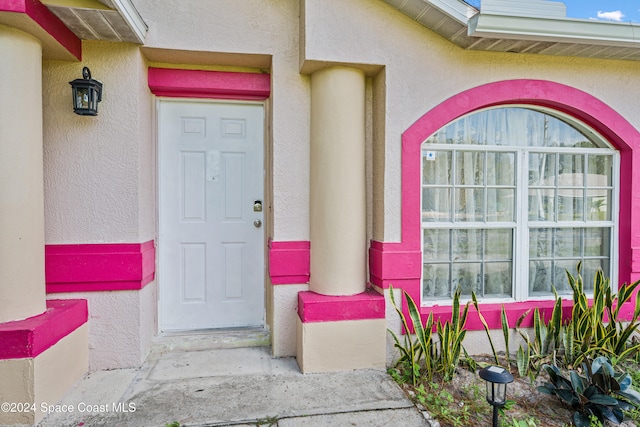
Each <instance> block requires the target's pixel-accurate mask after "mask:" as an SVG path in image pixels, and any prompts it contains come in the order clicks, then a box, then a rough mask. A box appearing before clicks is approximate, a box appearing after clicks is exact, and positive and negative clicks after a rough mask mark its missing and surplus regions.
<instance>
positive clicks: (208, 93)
mask: <svg viewBox="0 0 640 427" xmlns="http://www.w3.org/2000/svg"><path fill="white" fill-rule="evenodd" d="M148 79H149V89H150V90H151V92H152V93H153V94H155V95H158V96H168V97H175V98H220V99H240V100H264V99H267V98H268V97H269V95H270V94H271V76H270V75H269V74H258V73H237V72H223V71H203V70H179V69H173V68H153V67H151V68H149V75H148Z"/></svg>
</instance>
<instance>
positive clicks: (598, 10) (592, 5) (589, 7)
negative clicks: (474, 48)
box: [467, 0, 640, 23]
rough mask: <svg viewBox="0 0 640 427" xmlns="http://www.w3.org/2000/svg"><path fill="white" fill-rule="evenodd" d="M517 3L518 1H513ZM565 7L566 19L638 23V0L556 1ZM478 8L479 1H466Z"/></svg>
mask: <svg viewBox="0 0 640 427" xmlns="http://www.w3.org/2000/svg"><path fill="white" fill-rule="evenodd" d="M513 1H518V0H513ZM558 1H562V3H564V4H565V5H566V6H567V17H569V18H580V19H597V20H602V21H606V20H608V21H615V22H635V23H640V0H558ZM467 2H468V3H470V4H472V5H474V6H478V4H480V2H481V0H467Z"/></svg>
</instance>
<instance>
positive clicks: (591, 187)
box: [421, 105, 620, 304]
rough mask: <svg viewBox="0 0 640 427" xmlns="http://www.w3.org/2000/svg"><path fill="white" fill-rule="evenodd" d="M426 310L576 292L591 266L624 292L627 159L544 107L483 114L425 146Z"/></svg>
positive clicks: (587, 285)
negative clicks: (620, 221) (473, 298)
mask: <svg viewBox="0 0 640 427" xmlns="http://www.w3.org/2000/svg"><path fill="white" fill-rule="evenodd" d="M421 149H422V150H421V151H422V199H421V207H422V208H421V210H422V215H421V224H422V250H423V256H422V259H423V271H422V301H423V303H426V304H429V303H431V302H438V301H442V300H448V299H450V298H451V295H452V293H453V291H454V290H455V289H456V288H457V287H460V289H461V290H462V293H463V295H465V296H470V295H471V292H475V293H476V295H477V296H478V298H481V299H484V300H485V301H487V300H496V301H524V300H530V299H536V298H540V299H549V298H552V297H553V288H554V287H555V289H556V290H557V291H558V293H559V294H568V293H570V292H571V289H570V287H569V285H568V283H567V279H566V275H565V270H569V271H572V272H575V268H576V265H577V263H578V262H581V263H582V273H583V277H584V279H585V280H584V282H585V288H586V289H591V288H592V287H593V277H594V275H595V272H596V270H598V269H602V270H603V271H604V274H605V275H606V276H608V277H612V279H613V280H612V284H615V283H617V281H616V280H615V276H616V274H617V268H616V266H617V261H616V248H617V230H616V222H615V219H616V218H617V216H618V215H617V212H618V191H617V187H618V183H619V176H618V170H619V163H620V159H619V154H618V152H617V151H616V150H615V149H613V148H612V147H611V146H610V145H609V144H608V143H607V142H606V140H605V139H604V138H603V137H601V136H600V135H599V134H598V133H597V132H596V131H594V130H593V129H591V128H590V127H589V126H587V125H585V124H584V123H581V122H579V121H577V120H576V119H574V118H572V117H569V116H567V115H564V114H562V113H559V112H557V111H554V110H550V109H546V108H543V107H533V106H530V105H510V106H500V107H493V108H488V109H484V110H480V111H475V112H473V113H470V114H468V115H466V116H463V117H461V118H459V119H456V120H455V121H453V122H451V123H449V124H447V125H446V126H444V127H443V128H441V129H439V130H438V131H437V132H435V133H434V134H433V135H431V136H430V137H429V138H427V140H426V141H424V142H423V143H422V146H421Z"/></svg>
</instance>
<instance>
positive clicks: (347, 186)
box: [310, 67, 367, 295]
mask: <svg viewBox="0 0 640 427" xmlns="http://www.w3.org/2000/svg"><path fill="white" fill-rule="evenodd" d="M310 163H311V178H310V182H311V192H310V211H311V212H310V237H311V279H310V280H311V281H310V290H311V291H313V292H316V293H319V294H323V295H353V294H358V293H361V292H364V290H365V288H366V281H367V278H366V247H367V245H366V203H365V196H366V193H365V188H366V187H365V76H364V73H363V72H362V71H360V70H357V69H353V68H346V67H330V68H326V69H323V70H320V71H316V72H315V73H313V75H312V76H311V162H310Z"/></svg>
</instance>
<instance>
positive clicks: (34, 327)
mask: <svg viewBox="0 0 640 427" xmlns="http://www.w3.org/2000/svg"><path fill="white" fill-rule="evenodd" d="M88 335H89V333H88V326H87V304H86V301H84V300H68V301H47V311H46V312H45V313H44V314H41V315H39V316H35V317H31V318H29V319H25V320H22V321H17V322H7V323H3V324H0V342H3V343H7V344H8V345H7V346H3V348H2V351H0V378H2V382H1V383H0V402H7V403H9V405H12V404H13V405H14V407H11V406H9V411H5V410H3V411H2V412H0V425H12V426H14V425H34V424H37V423H39V422H40V421H41V420H42V419H43V418H44V417H45V416H46V415H47V412H48V411H47V408H48V407H49V405H55V404H56V403H57V402H58V401H60V399H62V397H63V396H64V395H65V393H66V392H67V391H68V390H69V389H70V388H71V387H72V386H73V385H74V384H75V383H76V382H77V381H78V380H79V379H80V378H82V376H83V375H84V374H85V373H86V372H87V369H88V350H89V346H88ZM25 407H26V409H25Z"/></svg>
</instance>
